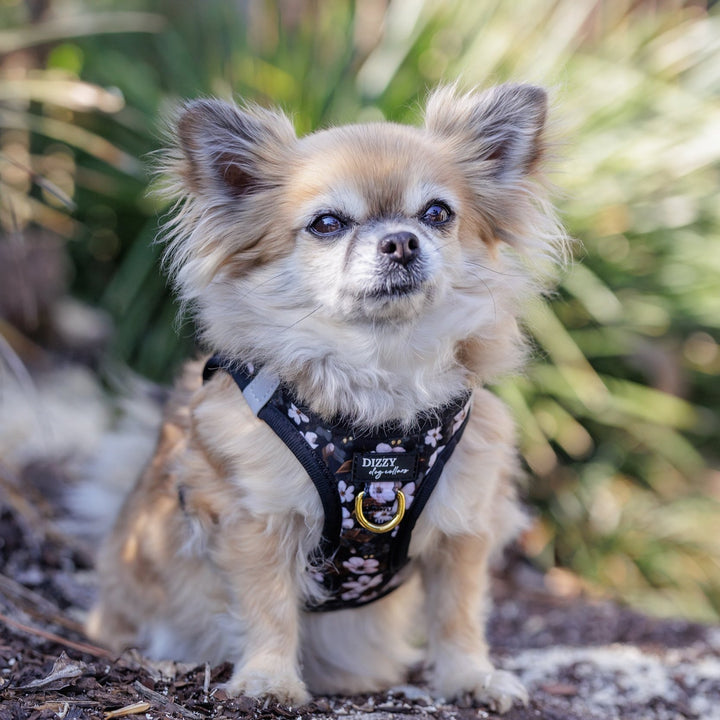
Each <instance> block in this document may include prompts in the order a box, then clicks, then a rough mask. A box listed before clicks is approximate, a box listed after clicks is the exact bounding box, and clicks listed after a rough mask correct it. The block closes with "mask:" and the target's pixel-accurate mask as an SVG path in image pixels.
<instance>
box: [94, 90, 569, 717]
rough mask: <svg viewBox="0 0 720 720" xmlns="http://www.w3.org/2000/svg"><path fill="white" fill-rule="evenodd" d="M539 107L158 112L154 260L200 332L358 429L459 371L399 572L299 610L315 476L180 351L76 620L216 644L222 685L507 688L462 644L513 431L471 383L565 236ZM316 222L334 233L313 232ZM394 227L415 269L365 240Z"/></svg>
mask: <svg viewBox="0 0 720 720" xmlns="http://www.w3.org/2000/svg"><path fill="white" fill-rule="evenodd" d="M545 113H546V98H545V94H544V92H543V91H542V90H540V89H538V88H533V87H529V86H522V85H515V86H512V85H509V86H501V87H499V88H494V89H492V90H489V91H486V92H484V93H468V94H464V95H463V94H460V93H459V92H458V91H457V90H456V89H454V88H444V89H440V90H438V91H436V92H435V93H434V94H433V95H432V96H431V97H430V99H429V101H428V105H427V111H426V118H425V126H424V127H423V128H415V127H406V126H399V125H394V124H391V123H385V124H375V125H358V126H348V127H340V128H333V129H329V130H324V131H321V132H318V133H315V134H312V135H309V136H307V137H304V138H301V139H298V138H296V137H295V133H294V131H293V130H292V127H291V125H290V123H289V121H288V120H287V118H286V117H285V116H283V115H282V114H280V113H276V112H273V111H269V110H263V109H259V108H256V107H244V108H238V107H235V106H231V105H228V104H224V103H220V102H217V101H213V100H201V101H196V102H194V103H190V104H188V105H187V106H185V107H184V108H183V109H182V110H181V111H180V112H179V114H178V117H177V118H176V120H175V122H174V124H173V127H172V138H173V140H172V143H173V147H172V148H171V149H170V150H169V151H168V152H167V153H166V154H165V156H164V158H163V161H162V173H163V182H164V187H165V191H166V192H167V193H168V194H169V195H170V196H171V197H172V198H174V199H175V201H176V205H175V208H174V212H173V215H172V219H171V220H170V221H169V222H168V225H167V230H166V234H167V240H168V243H169V245H168V247H169V249H168V255H167V266H168V268H169V271H170V273H171V275H172V277H173V279H174V281H175V283H176V286H177V288H178V291H179V295H180V297H181V299H182V301H183V302H184V303H185V304H186V305H187V306H189V307H191V308H192V309H193V311H194V312H195V314H196V318H197V321H198V325H199V327H200V330H201V333H202V337H203V340H204V341H205V343H206V344H207V346H208V347H209V348H211V349H212V350H213V351H216V352H221V353H223V354H224V355H226V356H228V357H231V358H234V359H237V360H239V361H242V362H251V363H255V364H263V365H264V366H265V367H267V368H268V369H269V370H271V371H273V372H275V373H277V374H278V375H279V376H280V377H281V378H282V379H283V380H284V381H285V382H287V383H289V384H291V385H292V386H293V387H294V390H295V392H296V393H297V395H298V396H299V397H300V398H301V399H302V401H303V402H305V403H306V404H307V405H308V406H309V407H310V408H311V409H312V410H313V411H315V412H317V413H319V414H321V415H323V416H326V417H330V416H333V415H335V414H336V413H342V414H343V415H345V416H347V417H350V418H351V419H352V420H353V421H354V422H355V423H356V425H357V426H358V427H373V426H376V425H378V424H380V423H383V422H385V421H388V420H400V421H402V422H404V423H406V424H407V425H408V426H409V425H411V424H412V420H413V418H414V417H415V416H416V415H417V414H418V413H420V412H422V411H426V410H428V409H431V408H433V407H437V406H440V405H442V404H444V403H446V402H448V401H449V400H450V399H452V398H453V397H455V396H457V395H458V393H460V392H462V391H463V390H465V389H467V388H474V389H475V395H474V401H473V408H472V413H471V419H470V421H469V424H468V426H467V429H466V431H465V435H464V437H463V439H462V441H461V443H460V444H459V446H458V447H457V449H456V450H455V452H454V454H453V455H452V457H451V459H450V461H449V462H448V464H447V466H446V467H445V469H444V472H443V474H442V477H441V479H440V481H439V483H438V486H437V488H436V489H435V491H434V493H433V495H432V496H431V499H430V501H429V503H428V505H427V506H426V508H425V510H424V512H423V514H422V515H421V516H420V519H419V521H418V523H417V526H416V528H415V530H414V532H413V539H412V543H411V547H410V556H411V557H412V559H413V564H414V567H415V569H416V573H415V576H414V577H413V578H412V579H411V580H410V581H409V582H408V583H407V584H405V585H404V586H402V587H401V588H400V589H398V590H396V591H395V592H393V593H391V594H390V595H388V596H387V597H385V598H384V599H382V600H379V601H377V602H375V603H372V604H370V605H368V606H365V607H362V608H359V609H353V610H343V611H335V612H328V613H315V614H312V613H306V612H304V611H303V610H302V607H303V605H304V601H305V600H306V599H307V598H309V597H313V594H314V593H317V592H318V590H317V589H316V585H315V583H314V582H313V581H312V580H311V578H310V577H309V575H308V573H307V571H306V570H307V558H308V555H309V554H310V552H311V551H312V550H313V549H314V548H315V547H316V546H317V544H318V542H319V540H320V533H321V529H322V526H323V516H322V506H321V504H320V500H319V497H318V494H317V492H316V490H315V488H314V486H313V484H312V482H311V481H310V479H309V478H308V476H307V474H306V473H305V472H304V470H303V469H302V467H301V466H300V464H299V463H298V461H297V460H296V459H295V457H294V456H293V455H292V453H291V452H290V450H289V449H288V448H286V447H285V445H283V444H282V443H281V442H280V441H279V440H278V438H277V437H276V436H275V434H274V432H273V431H272V430H271V429H270V428H269V427H267V426H266V425H265V424H264V423H263V422H262V421H260V420H258V419H257V418H256V417H254V415H253V414H252V412H251V411H250V410H249V408H248V407H247V405H246V404H245V403H244V400H243V398H242V395H241V394H240V392H239V391H238V389H237V387H236V386H235V385H234V383H233V381H232V380H231V379H230V377H229V376H227V375H226V374H224V373H219V374H218V375H216V376H214V377H213V379H212V380H211V381H210V382H208V383H207V384H205V385H202V383H201V379H200V375H201V365H198V364H191V365H189V366H188V367H187V368H186V370H185V373H184V376H183V378H182V379H181V380H180V381H179V383H178V385H177V388H176V392H175V396H174V398H173V400H172V401H171V403H170V404H169V406H168V408H167V410H166V415H165V423H164V425H163V428H162V431H161V434H160V440H159V443H158V447H157V450H156V453H155V456H154V458H153V459H152V461H151V462H150V464H149V466H148V467H147V469H146V471H145V473H144V474H143V476H142V478H141V479H140V481H139V482H138V484H137V486H136V487H135V489H134V490H133V491H132V493H131V494H130V495H129V497H128V499H127V501H126V503H125V505H124V507H123V509H122V511H121V513H120V516H119V518H118V521H117V523H116V524H115V527H114V530H113V532H112V533H111V535H110V537H109V538H108V540H107V542H106V543H105V545H104V547H103V549H102V551H101V555H100V559H99V570H100V576H101V598H100V601H99V603H98V605H97V607H96V608H95V610H94V612H93V614H92V617H91V619H90V622H89V632H90V634H91V635H92V636H93V637H94V638H96V639H97V640H98V641H102V642H105V643H106V644H108V645H110V646H111V647H113V648H115V649H118V650H119V649H121V648H123V647H126V646H129V645H141V646H142V647H144V648H145V650H146V651H148V652H150V653H152V654H153V655H155V656H158V657H171V658H179V659H186V660H193V661H203V660H206V661H210V662H220V661H223V660H230V661H232V662H233V663H234V665H235V669H234V672H233V675H232V677H231V679H230V680H229V682H228V683H227V690H228V692H229V693H231V694H240V693H246V694H249V695H253V696H267V695H269V696H274V697H276V698H278V699H279V700H281V701H284V702H289V703H295V704H296V703H302V702H305V701H306V700H308V699H309V697H310V696H309V693H308V689H309V691H312V692H324V693H330V692H333V693H337V692H341V693H355V692H361V691H372V690H377V689H381V688H383V687H389V686H391V685H393V684H396V683H399V682H402V681H403V679H404V678H405V677H406V674H407V672H408V669H409V668H410V666H412V665H413V664H414V663H416V662H418V661H419V660H420V659H421V657H424V661H425V663H426V665H427V668H428V673H429V680H430V683H431V686H432V688H433V691H434V692H435V693H437V694H438V695H440V696H445V697H447V698H451V697H458V696H469V697H470V698H471V699H472V700H474V701H476V702H480V703H488V704H490V705H492V706H494V707H496V708H498V709H501V710H505V709H507V708H508V707H510V705H511V704H512V702H513V700H524V699H526V694H525V691H524V689H523V688H522V686H521V685H520V684H519V683H518V682H517V681H516V680H515V679H514V678H512V676H510V675H508V674H507V673H502V672H498V671H495V670H494V668H493V666H492V664H491V662H490V659H489V657H488V648H487V644H486V642H485V639H484V622H485V613H486V602H487V595H488V588H487V584H488V571H487V566H488V560H489V558H490V556H491V555H492V554H493V553H495V552H497V551H498V550H499V549H500V548H502V546H503V545H504V544H505V543H506V542H507V541H508V540H509V539H510V538H512V537H513V536H514V535H515V534H516V533H517V531H518V529H519V528H520V527H521V525H522V513H521V512H520V510H519V508H518V505H517V502H516V499H515V491H514V486H513V477H514V476H515V474H516V460H515V451H514V430H513V424H512V421H511V419H510V418H509V416H508V413H507V411H506V410H505V408H504V407H503V405H502V403H501V402H500V401H499V400H498V399H497V398H495V397H494V396H493V395H491V394H490V393H489V392H488V391H486V390H485V389H483V385H484V384H485V383H487V382H488V381H490V380H492V379H494V378H496V377H498V376H499V375H500V374H502V373H506V372H508V371H511V370H514V369H516V368H517V367H518V366H519V364H520V363H521V361H522V359H523V349H522V346H523V341H522V336H521V333H520V331H519V329H518V322H517V319H518V317H519V314H520V312H521V309H522V307H523V304H524V303H526V302H527V301H528V299H530V298H532V297H533V296H535V295H537V294H538V293H539V292H540V290H541V287H542V280H543V276H544V275H545V274H546V272H547V270H548V269H549V268H550V267H551V266H552V265H553V264H554V263H555V262H557V260H558V259H560V258H561V257H562V255H563V252H564V248H565V242H566V239H565V235H564V233H563V231H562V229H561V227H560V226H559V224H558V222H557V220H556V217H555V215H554V213H553V211H552V208H551V206H550V204H549V203H548V200H547V197H546V191H545V189H544V185H543V182H542V175H541V170H542V165H543V159H544V156H545V152H546V140H545V137H546V129H545ZM438 207H440V210H438ZM443 208H444V210H447V211H448V213H447V214H445V213H444V210H443ZM319 218H325V219H326V222H327V223H330V224H331V225H332V226H333V227H335V228H336V229H337V228H340V229H339V230H338V231H337V232H333V233H330V234H324V233H323V232H316V231H315V229H314V228H315V227H320V228H321V229H322V227H324V226H323V224H322V223H319V224H318V222H317V221H318V219H319ZM327 218H331V220H328V219H327ZM336 220H337V222H338V223H339V224H333V223H335V221H336ZM398 233H401V234H402V233H405V234H406V236H407V234H411V236H412V237H413V238H414V243H415V245H416V246H418V248H419V249H418V250H417V252H416V254H415V255H414V256H413V258H412V261H408V262H405V260H403V262H400V261H399V260H397V259H395V256H393V255H391V253H390V251H388V250H387V245H386V244H385V245H383V243H384V240H385V239H386V238H388V237H391V238H398V237H401V236H400V235H398ZM382 248H385V249H382ZM392 249H395V245H392ZM397 252H398V251H397V250H396V251H395V255H397ZM413 252H415V251H413ZM423 639H425V640H426V650H425V651H424V652H422V653H421V651H420V643H421V641H422V640H423Z"/></svg>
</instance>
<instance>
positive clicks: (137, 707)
mask: <svg viewBox="0 0 720 720" xmlns="http://www.w3.org/2000/svg"><path fill="white" fill-rule="evenodd" d="M151 707H152V705H150V703H149V702H144V701H143V702H136V703H133V704H132V705H126V706H125V707H121V708H118V709H117V710H110V711H109V712H106V713H104V718H105V720H110V718H119V717H125V716H126V715H137V714H138V713H144V712H147V711H148V710H149V709H150V708H151Z"/></svg>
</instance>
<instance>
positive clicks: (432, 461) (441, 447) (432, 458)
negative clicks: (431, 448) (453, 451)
mask: <svg viewBox="0 0 720 720" xmlns="http://www.w3.org/2000/svg"><path fill="white" fill-rule="evenodd" d="M444 449H445V446H444V445H438V446H437V447H436V448H435V452H434V453H433V454H432V455H431V456H430V459H429V460H428V470H429V469H430V468H431V467H432V466H433V465H434V464H435V461H436V460H437V457H438V455H439V454H440V453H441V452H442V451H443V450H444Z"/></svg>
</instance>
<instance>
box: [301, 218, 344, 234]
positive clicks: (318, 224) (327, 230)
mask: <svg viewBox="0 0 720 720" xmlns="http://www.w3.org/2000/svg"><path fill="white" fill-rule="evenodd" d="M346 227H347V225H346V223H344V222H343V221H342V220H341V219H340V218H339V217H336V216H335V215H320V216H319V217H316V218H315V219H314V220H313V221H312V222H311V223H310V225H308V230H309V231H310V232H311V233H313V234H315V235H337V234H338V233H340V232H342V231H343V230H344V229H345V228H346Z"/></svg>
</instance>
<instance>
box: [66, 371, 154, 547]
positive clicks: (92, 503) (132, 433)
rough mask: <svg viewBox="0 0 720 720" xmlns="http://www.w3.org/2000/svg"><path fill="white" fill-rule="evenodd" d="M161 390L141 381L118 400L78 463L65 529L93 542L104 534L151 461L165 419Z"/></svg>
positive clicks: (70, 489) (97, 540)
mask: <svg viewBox="0 0 720 720" xmlns="http://www.w3.org/2000/svg"><path fill="white" fill-rule="evenodd" d="M157 395H158V393H156V392H154V391H151V392H148V387H147V384H146V383H142V384H141V385H136V386H135V387H133V388H132V389H131V391H130V392H129V393H127V394H124V395H123V396H122V397H121V398H120V399H119V400H116V403H115V414H116V417H115V419H114V422H113V424H112V426H111V427H110V428H109V429H108V431H107V432H106V433H104V434H103V436H102V437H101V438H100V441H99V442H98V443H97V444H96V446H95V447H94V449H93V450H92V452H91V453H89V454H88V455H87V456H86V458H85V459H84V461H83V462H82V464H81V465H80V466H79V467H78V472H77V476H76V478H77V480H76V482H75V483H73V484H72V485H70V486H69V487H68V489H67V493H66V496H65V499H64V505H65V508H66V510H67V517H66V519H65V520H64V521H63V522H62V528H63V529H64V530H65V531H67V532H69V533H72V534H73V535H76V536H79V537H81V538H83V539H84V540H86V541H88V542H90V543H91V544H92V545H93V546H95V547H96V546H97V544H98V543H99V542H100V541H101V540H102V538H104V537H105V536H106V535H107V534H108V533H109V531H110V529H111V528H112V526H113V525H114V523H115V519H116V518H117V516H118V514H119V512H120V509H121V507H122V505H123V503H124V501H125V498H126V497H127V495H128V494H129V492H130V491H131V490H132V488H133V487H134V485H135V483H136V482H137V480H138V478H139V477H140V475H141V474H142V472H143V470H144V469H145V467H146V465H147V464H148V462H149V461H150V459H151V457H152V455H153V452H154V450H155V446H156V444H157V438H158V434H159V429H160V425H161V423H162V402H161V401H160V400H159V398H158V396H157Z"/></svg>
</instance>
